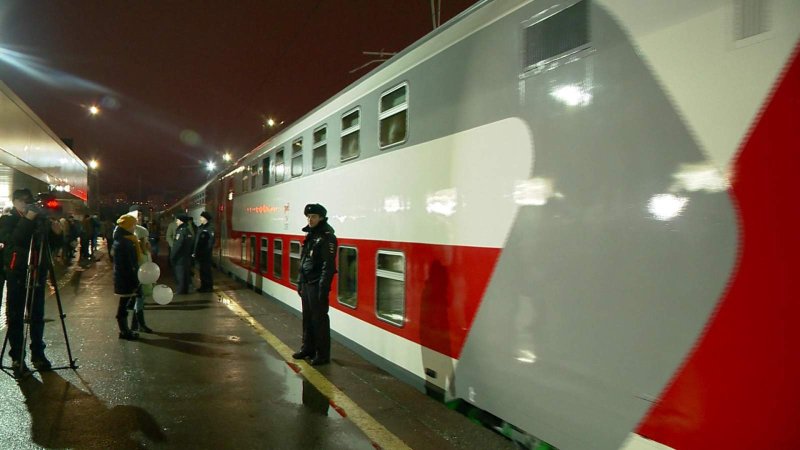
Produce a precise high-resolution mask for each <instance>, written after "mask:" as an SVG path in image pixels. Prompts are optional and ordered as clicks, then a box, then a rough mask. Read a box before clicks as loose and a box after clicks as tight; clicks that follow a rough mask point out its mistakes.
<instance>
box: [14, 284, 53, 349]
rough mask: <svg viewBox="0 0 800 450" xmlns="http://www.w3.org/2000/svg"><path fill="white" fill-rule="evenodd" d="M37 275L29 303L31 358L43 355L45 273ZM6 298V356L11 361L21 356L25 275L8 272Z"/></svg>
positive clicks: (23, 328) (23, 329)
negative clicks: (9, 357)
mask: <svg viewBox="0 0 800 450" xmlns="http://www.w3.org/2000/svg"><path fill="white" fill-rule="evenodd" d="M43 272H44V274H41V273H40V275H39V282H38V283H37V286H36V287H35V288H34V290H33V300H32V302H31V311H30V313H31V316H30V317H31V328H30V330H31V343H30V349H31V353H32V354H33V356H38V355H44V348H45V343H44V340H43V337H44V290H45V287H46V285H47V271H43ZM6 277H7V280H6V282H7V284H8V298H6V321H7V322H8V345H9V350H8V354H9V356H11V359H12V360H15V361H16V360H19V359H21V356H22V340H23V336H24V333H25V325H24V319H25V274H17V273H14V272H8V273H7V274H6Z"/></svg>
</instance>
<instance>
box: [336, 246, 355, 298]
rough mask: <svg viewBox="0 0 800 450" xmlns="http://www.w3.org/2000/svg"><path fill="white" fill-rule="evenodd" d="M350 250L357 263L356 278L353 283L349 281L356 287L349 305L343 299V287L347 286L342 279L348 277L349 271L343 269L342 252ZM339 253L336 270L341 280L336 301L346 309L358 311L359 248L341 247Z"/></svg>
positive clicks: (338, 284) (337, 287) (337, 288)
mask: <svg viewBox="0 0 800 450" xmlns="http://www.w3.org/2000/svg"><path fill="white" fill-rule="evenodd" d="M349 250H352V251H353V252H354V253H355V259H354V261H355V264H354V266H355V271H354V272H355V273H354V275H355V277H354V279H353V280H352V281H348V283H350V284H352V285H353V286H355V289H354V290H353V295H352V299H353V302H352V304H351V303H348V302H347V301H345V300H344V299H343V297H342V286H343V284H345V283H342V278H343V277H347V276H348V273H347V271H346V270H343V269H342V261H343V260H344V259H343V258H342V251H349ZM337 253H338V254H337V255H336V258H337V260H336V270H337V272H338V273H339V279H338V282H337V284H336V300H337V301H338V302H339V304H340V305H342V306H346V307H348V308H350V309H358V248H356V247H354V246H350V245H341V246H339V250H338V252H337ZM348 298H349V297H348Z"/></svg>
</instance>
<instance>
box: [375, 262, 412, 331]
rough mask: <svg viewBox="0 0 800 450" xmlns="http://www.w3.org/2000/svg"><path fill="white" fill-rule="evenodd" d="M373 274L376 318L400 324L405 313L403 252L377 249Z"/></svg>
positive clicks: (404, 264)
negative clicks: (376, 259)
mask: <svg viewBox="0 0 800 450" xmlns="http://www.w3.org/2000/svg"><path fill="white" fill-rule="evenodd" d="M375 276H376V283H375V285H376V291H377V292H376V294H377V295H376V297H377V311H376V313H377V315H378V318H379V319H381V320H385V321H386V322H389V323H392V324H395V325H398V326H402V325H403V322H404V321H405V314H406V258H405V255H404V254H403V252H397V251H388V250H378V264H377V269H376V271H375Z"/></svg>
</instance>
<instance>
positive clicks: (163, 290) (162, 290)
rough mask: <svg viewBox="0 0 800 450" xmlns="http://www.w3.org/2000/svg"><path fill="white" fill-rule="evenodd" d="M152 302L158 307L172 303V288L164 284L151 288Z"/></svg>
mask: <svg viewBox="0 0 800 450" xmlns="http://www.w3.org/2000/svg"><path fill="white" fill-rule="evenodd" d="M153 300H155V301H156V303H158V304H159V305H166V304H167V303H169V302H171V301H172V288H171V287H169V286H167V285H166V284H159V285H158V286H156V287H154V288H153Z"/></svg>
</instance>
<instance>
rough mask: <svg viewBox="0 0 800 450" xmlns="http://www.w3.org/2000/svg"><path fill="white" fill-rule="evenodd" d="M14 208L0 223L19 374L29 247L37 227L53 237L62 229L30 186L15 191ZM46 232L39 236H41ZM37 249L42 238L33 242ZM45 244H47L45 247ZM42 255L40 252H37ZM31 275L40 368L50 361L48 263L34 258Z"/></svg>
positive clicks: (34, 350) (22, 371)
mask: <svg viewBox="0 0 800 450" xmlns="http://www.w3.org/2000/svg"><path fill="white" fill-rule="evenodd" d="M12 201H13V204H14V208H13V209H12V211H11V215H10V216H8V217H6V218H4V220H3V221H2V222H1V223H0V225H2V226H1V227H0V242H3V243H4V244H5V249H4V252H3V267H4V268H5V271H6V282H7V284H8V299H7V306H6V321H7V323H8V343H9V346H10V350H9V355H10V356H11V360H12V364H11V368H12V371H13V372H14V376H15V377H17V378H20V377H22V376H24V375H26V374H27V373H28V368H27V366H26V365H25V361H24V359H23V356H24V349H23V348H22V347H23V333H24V325H23V320H24V316H25V298H26V288H27V286H26V274H27V271H28V251H29V249H30V248H31V240H32V239H33V237H34V233H35V232H36V231H37V230H36V227H37V226H41V227H46V229H47V232H48V233H49V234H50V238H51V239H57V238H58V237H59V236H58V235H59V234H60V233H61V227H60V226H58V222H51V221H49V220H45V219H46V218H44V217H41V216H42V215H41V206H40V205H36V204H35V199H34V197H33V194H32V193H31V191H30V190H29V189H17V190H15V191H14V193H13V195H12ZM42 238H44V236H38V237H37V239H42ZM33 244H34V245H33V248H34V249H35V250H36V251H37V253H38V249H39V248H40V247H39V244H40V243H39V242H34V243H33ZM42 248H44V247H42ZM35 256H37V257H38V256H40V255H35ZM33 262H35V263H37V264H35V265H34V266H33V267H32V269H35V271H34V272H32V273H31V277H34V276H35V280H34V281H35V282H34V288H33V289H34V290H33V297H32V302H31V306H30V307H31V311H30V329H31V331H30V335H31V336H30V337H31V343H30V349H31V363H32V364H33V366H34V367H35V368H36V369H37V370H50V368H51V364H50V361H48V360H47V357H46V356H45V354H44V348H45V344H44V341H43V340H42V338H43V335H44V292H45V287H46V285H47V275H48V273H47V272H48V264H45V263H44V262H42V261H38V260H37V261H33Z"/></svg>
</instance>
